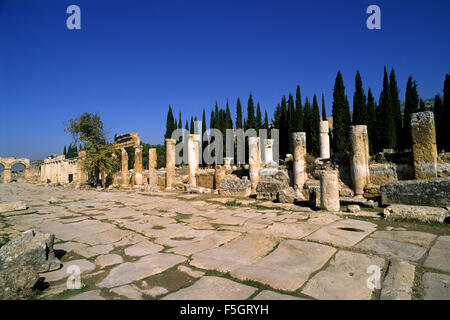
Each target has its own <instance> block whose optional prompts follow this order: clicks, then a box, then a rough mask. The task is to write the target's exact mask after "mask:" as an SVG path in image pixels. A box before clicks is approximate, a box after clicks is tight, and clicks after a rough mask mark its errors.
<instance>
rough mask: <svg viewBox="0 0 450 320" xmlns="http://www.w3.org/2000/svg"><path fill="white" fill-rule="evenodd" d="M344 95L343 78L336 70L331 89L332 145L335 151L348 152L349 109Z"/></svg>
mask: <svg viewBox="0 0 450 320" xmlns="http://www.w3.org/2000/svg"><path fill="white" fill-rule="evenodd" d="M347 102H348V100H347V97H346V95H345V86H344V80H343V78H342V74H341V71H338V73H337V76H336V80H335V83H334V89H333V107H332V115H333V139H332V146H333V150H334V152H335V153H339V154H346V153H348V136H349V131H350V124H351V119H350V110H349V107H348V103H347Z"/></svg>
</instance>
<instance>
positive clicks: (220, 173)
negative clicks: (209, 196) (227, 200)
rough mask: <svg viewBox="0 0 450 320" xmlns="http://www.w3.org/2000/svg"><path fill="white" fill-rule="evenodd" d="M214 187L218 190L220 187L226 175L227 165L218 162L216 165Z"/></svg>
mask: <svg viewBox="0 0 450 320" xmlns="http://www.w3.org/2000/svg"><path fill="white" fill-rule="evenodd" d="M214 169H215V170H214V188H215V189H216V190H218V189H219V188H220V180H222V179H223V178H224V177H225V170H226V169H225V166H221V165H219V164H216V166H215V167H214Z"/></svg>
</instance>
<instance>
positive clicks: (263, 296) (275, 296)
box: [253, 290, 305, 300]
mask: <svg viewBox="0 0 450 320" xmlns="http://www.w3.org/2000/svg"><path fill="white" fill-rule="evenodd" d="M253 300H305V299H302V298H299V297H294V296H290V295H288V294H281V293H278V292H275V291H270V290H263V291H261V292H260V293H259V294H258V295H257V296H256V297H254V298H253Z"/></svg>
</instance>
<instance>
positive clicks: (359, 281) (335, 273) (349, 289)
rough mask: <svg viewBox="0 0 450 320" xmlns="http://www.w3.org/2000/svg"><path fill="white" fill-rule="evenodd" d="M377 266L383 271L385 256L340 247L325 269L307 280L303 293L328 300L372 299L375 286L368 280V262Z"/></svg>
mask: <svg viewBox="0 0 450 320" xmlns="http://www.w3.org/2000/svg"><path fill="white" fill-rule="evenodd" d="M372 265H374V266H378V267H379V268H380V269H381V272H380V273H381V275H382V273H383V271H382V269H383V268H384V259H382V258H380V257H376V256H370V255H365V254H361V253H354V252H348V251H339V252H338V253H337V254H336V256H335V257H334V258H333V259H332V260H331V262H330V265H329V266H328V267H326V268H325V270H323V271H320V272H319V273H317V274H316V275H315V276H314V277H312V279H310V280H309V281H308V283H307V284H306V286H305V288H304V289H303V290H302V293H304V294H307V295H309V296H311V297H314V298H317V299H329V300H369V299H371V296H372V291H373V290H372V289H369V287H368V285H367V280H368V279H369V277H370V276H372V274H370V273H367V268H368V267H369V266H372Z"/></svg>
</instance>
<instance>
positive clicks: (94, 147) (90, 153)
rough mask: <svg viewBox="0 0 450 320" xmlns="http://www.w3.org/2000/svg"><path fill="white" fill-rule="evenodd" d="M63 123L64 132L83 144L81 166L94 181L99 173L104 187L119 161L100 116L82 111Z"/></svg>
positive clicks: (118, 166)
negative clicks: (79, 114)
mask: <svg viewBox="0 0 450 320" xmlns="http://www.w3.org/2000/svg"><path fill="white" fill-rule="evenodd" d="M172 124H173V122H172ZM64 125H65V132H67V133H70V134H71V135H72V138H73V140H74V142H75V145H76V143H78V142H79V141H81V142H83V144H84V148H85V150H86V158H85V159H84V161H83V162H82V166H83V167H84V169H85V170H86V171H87V172H88V173H89V174H90V175H91V176H92V177H93V178H94V183H97V181H98V177H99V175H100V176H101V184H102V186H103V187H105V186H106V177H107V176H109V177H112V175H113V174H114V173H115V172H117V171H118V170H119V168H120V162H119V161H118V158H116V157H113V154H114V152H115V150H114V144H112V143H108V141H107V139H106V132H105V129H104V126H103V122H102V120H101V119H100V116H99V115H98V114H97V113H95V114H91V113H83V114H82V115H81V116H80V117H78V118H75V119H70V120H69V121H68V122H66V123H64Z"/></svg>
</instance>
